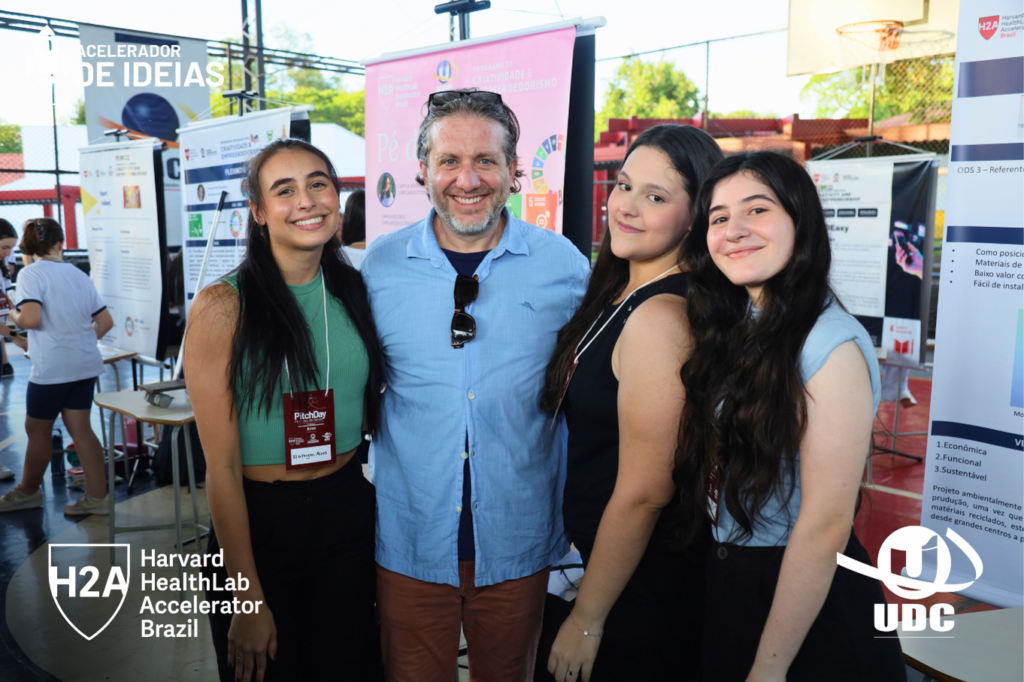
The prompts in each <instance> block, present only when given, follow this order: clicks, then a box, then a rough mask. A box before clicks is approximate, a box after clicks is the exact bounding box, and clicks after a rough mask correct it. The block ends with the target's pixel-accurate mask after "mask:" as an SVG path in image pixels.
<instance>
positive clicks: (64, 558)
mask: <svg viewBox="0 0 1024 682" xmlns="http://www.w3.org/2000/svg"><path fill="white" fill-rule="evenodd" d="M130 547H131V546H130V545H128V544H126V543H121V544H52V545H50V546H49V548H48V549H49V552H48V568H49V578H50V580H49V582H50V594H51V595H53V601H54V603H55V604H57V610H59V611H60V615H62V616H63V617H64V620H66V621H67V622H68V625H70V626H71V627H72V628H74V630H75V632H77V633H78V634H80V635H81V636H82V637H84V638H85V639H87V640H92V639H94V638H95V637H96V636H97V635H99V634H100V633H101V632H103V631H104V630H106V629H107V626H108V625H110V624H111V623H112V622H113V621H114V617H115V616H117V614H118V612H119V611H120V610H121V607H122V606H124V600H125V597H127V596H128V581H129V579H130V578H131V574H132V565H131V552H130ZM54 548H58V549H61V550H62V551H60V552H58V554H59V560H58V561H55V559H54V551H53V550H54ZM70 548H77V549H78V550H79V551H77V552H76V551H74V550H73V549H70ZM94 548H110V551H111V556H113V555H114V553H115V552H117V550H118V549H123V550H124V554H125V559H126V563H125V567H126V569H127V572H128V573H127V575H125V573H124V572H122V570H121V567H120V566H118V565H116V564H115V565H112V566H111V567H110V568H109V569H108V570H107V571H106V573H107V575H106V579H105V580H103V581H101V580H100V576H101V571H100V569H98V568H96V567H95V566H91V565H84V561H91V560H92V559H89V558H87V555H88V553H89V552H88V550H90V549H94ZM82 550H85V551H84V552H83V551H82ZM60 588H64V589H60ZM65 590H66V591H65ZM112 598H113V599H112ZM79 599H88V600H90V602H91V600H93V599H95V600H96V601H95V602H91V603H89V604H82V603H76V602H78V600H79ZM62 600H63V601H65V605H66V606H67V610H65V605H62V603H61V602H62ZM114 600H117V606H116V607H114V606H113V601H114ZM103 601H109V602H110V604H109V606H108V609H112V610H113V613H111V614H110V617H109V618H108V619H107V620H106V622H104V623H103V625H102V626H100V628H99V629H97V630H96V631H95V632H93V633H91V634H88V633H87V632H85V631H83V628H85V625H84V622H85V621H92V622H95V615H96V612H97V610H96V608H95V607H96V606H99V610H100V612H101V614H102V613H104V612H105V610H104V609H103V605H102V602H103ZM72 606H75V607H82V606H85V607H86V608H85V609H82V608H72ZM69 611H70V614H71V615H69ZM80 611H87V613H79V612H80ZM75 620H78V621H80V622H82V623H83V626H82V628H80V627H79V626H78V625H76V624H75V622H74V621H75Z"/></svg>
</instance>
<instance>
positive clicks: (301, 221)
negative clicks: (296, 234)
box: [295, 216, 324, 225]
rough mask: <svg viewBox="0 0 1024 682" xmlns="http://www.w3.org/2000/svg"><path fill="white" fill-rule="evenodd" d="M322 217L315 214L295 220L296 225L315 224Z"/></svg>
mask: <svg viewBox="0 0 1024 682" xmlns="http://www.w3.org/2000/svg"><path fill="white" fill-rule="evenodd" d="M323 219H324V217H323V216H317V217H316V218H307V219H306V220H296V221H295V224H296V225H316V224H317V223H319V222H321V221H322V220H323Z"/></svg>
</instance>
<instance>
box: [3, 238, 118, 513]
mask: <svg viewBox="0 0 1024 682" xmlns="http://www.w3.org/2000/svg"><path fill="white" fill-rule="evenodd" d="M21 251H22V253H23V254H24V256H25V257H26V258H28V259H29V260H31V261H32V264H31V265H29V266H28V267H26V268H25V269H24V270H22V271H21V272H20V273H19V274H18V304H17V306H16V309H14V310H12V311H11V313H10V318H11V320H12V321H13V322H14V323H15V324H17V325H18V326H19V327H22V328H23V329H28V330H29V332H28V344H29V351H30V352H31V355H32V372H31V373H30V374H29V377H28V391H27V393H26V395H25V412H26V417H25V432H26V433H27V434H28V448H27V449H26V451H25V468H24V472H23V473H22V476H21V483H20V484H18V485H17V486H15V487H14V488H12V489H11V490H10V491H8V492H7V494H6V495H4V496H3V497H0V512H11V511H18V510H21V509H34V508H36V507H41V506H42V505H43V491H42V490H40V488H39V486H40V485H41V483H42V480H43V474H44V473H46V466H47V465H48V464H49V463H50V458H51V454H52V448H53V439H52V434H53V423H54V422H55V421H56V420H57V416H58V415H59V416H60V417H61V418H62V419H63V420H64V426H65V427H66V428H67V430H68V433H69V434H70V435H71V438H72V439H73V440H74V441H75V448H76V450H77V452H78V457H79V459H80V460H81V462H82V469H83V471H84V472H85V494H84V495H82V496H81V497H80V498H79V499H78V501H77V502H75V503H73V504H69V505H67V506H66V507H64V513H65V514H68V515H70V516H84V515H86V514H109V513H110V507H109V500H108V495H107V485H106V481H107V477H106V473H105V472H104V471H103V449H102V447H101V446H100V442H99V440H98V439H97V438H96V434H95V433H93V430H92V424H91V423H90V421H89V416H90V414H91V412H92V394H93V390H94V389H95V387H96V377H98V376H99V375H101V374H103V357H102V356H101V355H100V351H99V348H98V347H97V346H96V341H97V340H98V339H100V338H102V337H103V335H104V334H106V333H107V332H108V331H110V329H111V328H112V327H113V326H114V320H113V319H112V318H111V316H110V311H109V310H107V306H105V305H104V304H103V301H102V300H101V299H100V295H99V293H98V292H97V291H96V287H95V286H93V283H92V280H90V279H89V276H88V275H86V274H85V273H84V272H82V271H81V270H79V269H78V268H77V267H75V266H74V265H72V264H71V263H68V262H66V261H65V260H64V258H63V255H62V254H63V252H64V231H63V230H62V229H61V227H60V225H58V224H57V221H55V220H53V219H51V218H36V219H34V220H29V221H28V222H26V223H25V228H24V230H23V235H22V240H21Z"/></svg>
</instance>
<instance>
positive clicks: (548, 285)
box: [362, 90, 590, 682]
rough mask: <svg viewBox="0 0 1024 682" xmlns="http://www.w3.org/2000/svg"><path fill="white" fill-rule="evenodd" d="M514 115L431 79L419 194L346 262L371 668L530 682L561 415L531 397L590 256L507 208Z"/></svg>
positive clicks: (551, 529) (560, 540)
mask: <svg viewBox="0 0 1024 682" xmlns="http://www.w3.org/2000/svg"><path fill="white" fill-rule="evenodd" d="M518 139H519V126H518V122H517V121H516V119H515V115H514V114H513V113H512V111H511V110H510V109H509V108H508V107H507V106H505V105H504V104H503V103H502V101H501V97H500V96H499V95H497V94H495V93H490V92H481V91H473V90H455V91H447V92H440V93H435V94H434V95H431V98H430V101H429V103H428V106H427V116H426V118H425V119H424V121H423V123H422V125H421V127H420V132H419V137H418V139H417V156H418V158H419V160H420V172H421V175H422V179H423V181H425V185H426V188H427V191H428V194H429V195H430V198H431V202H432V203H433V205H434V208H433V209H432V210H431V211H430V213H429V214H428V215H427V217H426V219H425V220H423V221H421V222H419V223H415V224H413V225H410V226H409V227H406V228H404V229H402V230H398V231H397V232H393V233H391V234H388V235H386V236H383V237H380V238H378V239H377V240H376V241H374V243H373V244H372V245H371V246H370V248H369V249H367V251H366V254H365V256H364V257H363V264H362V273H363V277H364V279H365V280H366V284H367V288H368V290H369V296H370V303H371V305H372V307H373V313H374V319H375V321H376V324H377V331H378V335H379V337H380V342H381V347H382V349H383V352H384V358H385V363H386V376H387V390H386V391H385V394H384V417H383V420H382V421H383V425H382V428H381V430H380V433H379V435H378V437H377V439H376V440H375V441H374V443H373V445H372V447H371V450H370V472H371V478H372V479H373V481H374V483H375V485H376V487H377V563H378V571H377V574H378V603H379V606H380V610H381V625H382V630H381V634H382V645H383V649H384V661H385V666H386V668H387V676H388V679H389V680H391V681H392V682H404V681H405V680H416V681H417V682H423V681H425V680H426V681H430V680H438V681H439V682H450V681H451V680H452V679H453V678H454V676H455V666H456V651H457V648H458V643H459V630H460V625H461V626H462V627H463V628H464V630H465V635H466V642H467V645H468V647H469V661H470V669H471V676H472V677H473V679H479V680H484V681H486V682H490V681H491V680H509V681H512V680H521V681H526V680H532V678H533V666H534V659H535V656H536V649H537V640H538V638H539V635H540V625H541V614H542V612H543V604H544V594H545V592H546V586H547V582H548V576H547V567H548V566H550V565H551V564H552V563H553V562H554V561H556V560H558V559H559V558H561V557H562V556H563V555H564V554H565V552H566V550H567V548H568V547H567V541H566V539H565V534H564V531H563V529H562V515H561V506H562V489H563V487H564V483H565V430H564V426H563V425H561V424H559V425H557V426H555V427H553V426H552V423H551V418H550V416H548V417H545V414H544V413H542V412H541V411H540V409H539V407H538V400H539V397H540V392H541V389H542V387H543V383H544V372H545V369H546V367H547V363H548V360H549V359H550V357H551V353H552V351H553V350H554V347H555V340H556V337H557V335H558V331H559V330H560V329H561V328H562V327H563V326H564V325H565V324H566V323H567V322H568V321H569V319H570V318H571V317H572V315H573V313H574V312H575V310H576V308H577V307H578V306H579V303H580V300H581V299H582V297H583V293H584V291H585V289H586V284H587V278H588V277H589V273H590V269H589V263H588V261H587V259H586V258H585V257H584V256H583V255H582V254H581V253H580V252H579V250H577V249H576V248H575V247H574V246H573V245H572V244H571V243H570V242H569V241H568V240H567V239H565V238H564V237H561V236H559V235H557V234H555V233H553V232H550V231H547V230H543V229H540V228H538V227H535V226H533V225H530V224H528V223H525V222H523V221H521V220H518V219H516V218H514V217H512V216H511V215H510V214H509V212H508V210H507V209H506V208H505V203H506V201H507V199H508V196H509V194H510V192H511V191H516V192H518V191H519V181H518V178H519V177H521V176H522V175H523V173H522V172H521V171H519V170H518V162H517V157H516V144H517V142H518Z"/></svg>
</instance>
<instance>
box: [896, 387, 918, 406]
mask: <svg viewBox="0 0 1024 682" xmlns="http://www.w3.org/2000/svg"><path fill="white" fill-rule="evenodd" d="M900 405H902V406H903V407H905V408H906V407H913V406H914V405H917V399H916V398H915V397H914V394H913V393H911V392H910V389H909V388H905V389H903V390H902V391H900Z"/></svg>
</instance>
